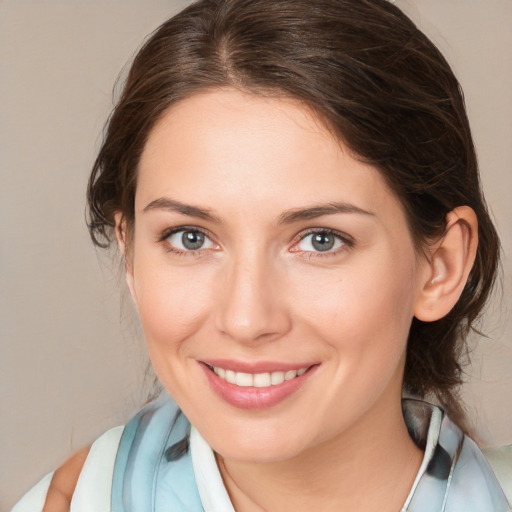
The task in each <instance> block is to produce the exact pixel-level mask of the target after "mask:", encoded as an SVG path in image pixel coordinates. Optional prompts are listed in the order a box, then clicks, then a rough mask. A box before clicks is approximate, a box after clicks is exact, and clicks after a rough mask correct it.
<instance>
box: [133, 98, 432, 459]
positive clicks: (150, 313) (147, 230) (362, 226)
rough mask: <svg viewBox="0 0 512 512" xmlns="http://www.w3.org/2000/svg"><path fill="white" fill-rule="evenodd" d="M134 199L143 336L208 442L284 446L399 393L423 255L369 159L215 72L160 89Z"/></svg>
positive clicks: (330, 435)
mask: <svg viewBox="0 0 512 512" xmlns="http://www.w3.org/2000/svg"><path fill="white" fill-rule="evenodd" d="M135 208H136V214H135V228H134V234H133V239H132V247H131V248H130V252H129V253H130V259H129V262H128V268H129V271H128V278H129V279H128V280H129V284H130V288H131V291H132V294H133V297H134V300H135V302H136V305H137V308H138V312H139V314H140V318H141V322H142V326H143V330H144V334H145V338H146V341H147V345H148V349H149V353H150V356H151V359H152V362H153V365H154V367H155V369H156V372H157V373H158V375H159V377H160V379H161V381H162V383H163V384H164V386H165V387H166V388H167V390H168V391H169V392H170V394H171V395H172V396H173V397H174V398H175V400H176V401H177V403H178V404H179V406H180V407H181V408H182V410H183V412H184V413H185V415H186V416H187V417H188V418H189V420H190V421H191V422H192V424H194V425H195V426H196V428H197V429H198V430H199V432H200V433H201V434H202V435H203V437H204V438H205V439H206V440H207V441H208V442H209V444H210V445H211V446H212V447H213V448H214V450H216V451H217V452H218V453H220V454H221V455H223V456H224V457H226V458H232V459H238V460H248V461H250V460H267V461H269V460H283V459H287V458H292V457H294V456H296V455H299V454H300V453H302V452H304V451H305V450H308V449H310V448H314V447H315V446H317V445H318V444H319V443H326V442H330V441H334V440H336V439H338V438H340V437H342V436H344V435H346V434H347V433H348V432H350V431H351V430H352V431H353V430H355V429H357V428H358V427H359V426H360V425H362V424H363V423H364V421H365V418H369V417H372V418H373V420H372V421H373V422H375V421H376V419H377V418H380V416H383V415H386V414H389V411H391V410H393V411H396V410H399V407H400V395H401V386H402V374H403V366H404V359H405V349H406V340H407V334H408V330H409V326H410V323H411V319H412V317H413V311H414V305H415V301H416V300H417V296H418V293H419V292H418V291H419V289H420V288H421V286H422V282H423V281H424V278H425V268H424V262H423V260H422V259H421V257H420V256H418V254H417V252H416V251H415V248H414V245H413V242H412V240H411V236H410V234H409V231H408V227H407V223H406V218H405V215H404V212H403V210H402V207H401V204H400V202H399V201H398V199H397V198H396V197H395V196H394V194H393V193H392V192H391V191H390V190H389V189H388V187H387V186H386V184H385V182H384V180H383V178H382V177H381V175H380V174H379V172H378V171H377V170H376V169H374V168H372V167H370V166H368V165H365V164H363V163H361V162H359V161H358V160H356V159H355V158H354V157H353V156H351V154H350V151H349V150H348V149H347V148H346V147H344V145H343V144H341V143H340V142H339V141H338V140H336V139H334V138H333V137H332V136H331V134H330V133H329V132H328V131H327V130H326V128H325V127H323V126H322V125H321V123H320V122H319V121H318V120H317V119H315V117H314V116H313V115H312V114H310V113H309V112H308V110H306V109H305V108H304V107H303V106H301V105H300V104H299V103H298V102H295V101H292V100H286V99H275V98H274V99H269V98H263V97H260V96H256V95H249V94H244V93H241V92H237V91H235V90H229V89H226V90H216V91H213V92H207V93H202V94H197V95H195V96H193V97H190V98H188V99H186V100H183V101H182V102H180V103H178V104H176V105H174V106H173V107H172V108H171V109H170V110H169V111H168V112H167V114H166V115H165V116H164V117H163V118H162V119H161V120H160V121H159V122H158V124H157V125H156V126H155V128H154V129H153V131H152V133H151V134H150V137H149V139H148V142H147V145H146V147H145V150H144V152H143V155H142V158H141V162H140V169H139V176H138V184H137V192H136V199H135ZM379 415H380V416H379ZM381 419H382V420H384V416H383V417H382V418H381ZM262 446H264V447H265V450H262V449H261V447H262Z"/></svg>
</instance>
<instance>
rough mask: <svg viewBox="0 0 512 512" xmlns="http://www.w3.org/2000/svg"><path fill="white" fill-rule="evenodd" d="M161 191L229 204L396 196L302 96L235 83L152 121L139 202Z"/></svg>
mask: <svg viewBox="0 0 512 512" xmlns="http://www.w3.org/2000/svg"><path fill="white" fill-rule="evenodd" d="M164 196H169V197H172V198H176V199H179V200H182V199H183V198H186V199H187V200H188V201H190V202H193V203H197V202H199V203H206V205H207V206H212V207H222V208H223V209H225V210H226V211H227V210H229V209H230V205H232V206H233V209H234V210H236V211H239V209H240V207H243V208H260V207H261V206H262V205H265V206H271V205H275V206H276V208H277V209H279V208H281V209H284V208H287V207H290V208H293V207H296V206H300V205H301V204H305V203H312V202H321V203H325V202H330V201H331V202H333V201H347V202H350V203H352V204H354V205H355V206H360V207H361V208H368V206H369V205H377V204H381V203H382V205H383V206H385V205H386V204H388V203H395V206H396V203H397V199H396V198H395V196H394V194H393V193H392V192H391V191H390V190H389V188H388V187H387V185H386V184H385V182H384V179H383V178H382V176H381V175H380V172H378V171H377V170H376V169H375V168H373V167H371V166H369V165H367V164H365V163H363V162H361V161H359V160H357V159H356V158H355V157H354V156H353V155H352V154H351V152H350V150H349V149H348V148H347V147H346V146H344V145H343V143H342V142H341V141H339V140H337V139H336V138H335V137H334V136H333V135H332V133H331V132H330V131H329V130H328V129H327V128H326V127H325V125H324V124H322V122H321V121H320V120H319V119H318V118H317V117H316V116H315V115H314V114H312V112H311V110H309V109H308V108H306V107H304V106H303V105H302V104H301V103H300V102H299V101H296V100H292V99H284V98H268V97H263V96H258V95H254V94H247V93H243V92H240V91H237V90H233V89H222V90H213V91H208V92H205V93H200V94H196V95H194V96H191V97H190V98H187V99H185V100H182V101H180V102H178V103H177V104H176V105H174V106H173V107H171V108H170V109H169V110H168V112H167V113H166V114H165V115H164V116H163V117H162V118H161V119H160V120H159V122H158V123H157V124H156V125H155V127H154V129H153V130H152V132H151V134H150V136H149V138H148V141H147V144H146V147H145V149H144V152H143V155H142V157H141V161H140V165H139V176H138V187H137V194H136V210H138V211H140V210H141V209H142V208H144V206H145V205H147V204H148V203H149V202H150V201H153V200H155V199H156V198H158V197H164ZM177 196H179V197H177ZM241 203H243V204H241Z"/></svg>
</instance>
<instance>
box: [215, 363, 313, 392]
mask: <svg viewBox="0 0 512 512" xmlns="http://www.w3.org/2000/svg"><path fill="white" fill-rule="evenodd" d="M206 366H207V367H208V368H209V369H210V370H211V371H212V372H213V373H215V375H217V376H218V377H219V378H221V379H222V380H224V381H226V382H228V383H229V384H234V385H235V386H239V387H255V388H269V387H271V386H278V385H279V384H282V383H283V382H285V381H288V380H292V379H295V378H297V377H300V376H301V375H303V374H304V373H306V372H307V371H308V370H309V369H310V368H311V367H310V366H306V367H304V368H299V369H298V370H287V371H276V372H266V373H246V372H235V371H233V370H226V369H225V368H221V367H219V366H211V365H208V364H207V365H206Z"/></svg>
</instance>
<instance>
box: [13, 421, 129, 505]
mask: <svg viewBox="0 0 512 512" xmlns="http://www.w3.org/2000/svg"><path fill="white" fill-rule="evenodd" d="M123 430H124V427H122V426H121V427H115V428H113V429H110V430H108V431H107V432H105V433H104V434H103V435H102V436H100V437H99V438H98V439H97V440H96V441H95V442H94V443H93V444H92V446H90V447H86V448H83V449H81V450H79V451H78V452H76V453H75V454H74V455H73V456H72V457H70V458H69V459H68V460H67V461H66V462H65V463H64V464H63V465H62V466H61V467H60V468H59V469H57V470H56V471H55V472H54V473H50V474H48V475H46V476H45V477H44V478H43V479H42V480H41V481H40V482H39V483H38V484H37V485H36V486H34V487H33V488H32V489H31V490H30V491H29V492H28V493H27V494H26V495H25V496H23V498H21V500H20V501H19V502H18V503H17V504H16V505H15V506H14V508H13V509H12V511H11V512H42V510H43V507H44V510H45V511H48V512H52V511H53V510H55V511H56V512H60V511H61V510H64V511H66V512H67V511H68V510H71V511H72V512H73V510H80V511H87V510H90V511H94V512H108V511H110V492H111V490H110V489H111V482H112V474H113V471H114V464H115V458H116V454H117V449H118V446H119V440H120V439H121V435H122V433H123ZM70 504H71V509H70ZM59 507H60V508H59ZM64 507H66V508H64Z"/></svg>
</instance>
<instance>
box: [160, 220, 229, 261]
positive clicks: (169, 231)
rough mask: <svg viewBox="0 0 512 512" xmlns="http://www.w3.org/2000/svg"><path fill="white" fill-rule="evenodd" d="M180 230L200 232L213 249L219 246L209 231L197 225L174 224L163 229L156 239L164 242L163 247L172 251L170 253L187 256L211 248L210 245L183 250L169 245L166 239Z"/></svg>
mask: <svg viewBox="0 0 512 512" xmlns="http://www.w3.org/2000/svg"><path fill="white" fill-rule="evenodd" d="M181 231H188V232H191V233H202V234H203V235H204V236H205V238H207V239H208V240H209V241H210V242H211V243H212V244H213V245H214V247H213V250H216V249H218V248H219V247H220V246H219V244H218V242H216V241H215V240H214V238H213V237H212V235H211V234H210V233H209V231H207V230H206V229H204V228H200V227H199V226H176V227H173V228H168V229H165V230H164V231H163V232H162V233H161V234H160V235H159V237H158V239H157V242H159V243H163V244H165V247H166V250H167V251H169V252H172V253H176V254H179V255H183V256H188V255H189V256H193V255H197V254H199V253H201V252H204V251H209V250H212V248H211V247H207V248H202V247H201V248H199V249H189V250H183V249H179V248H178V247H175V246H173V245H171V244H170V243H169V242H168V241H167V240H168V239H169V237H171V236H172V235H175V234H176V233H179V232H181Z"/></svg>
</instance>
